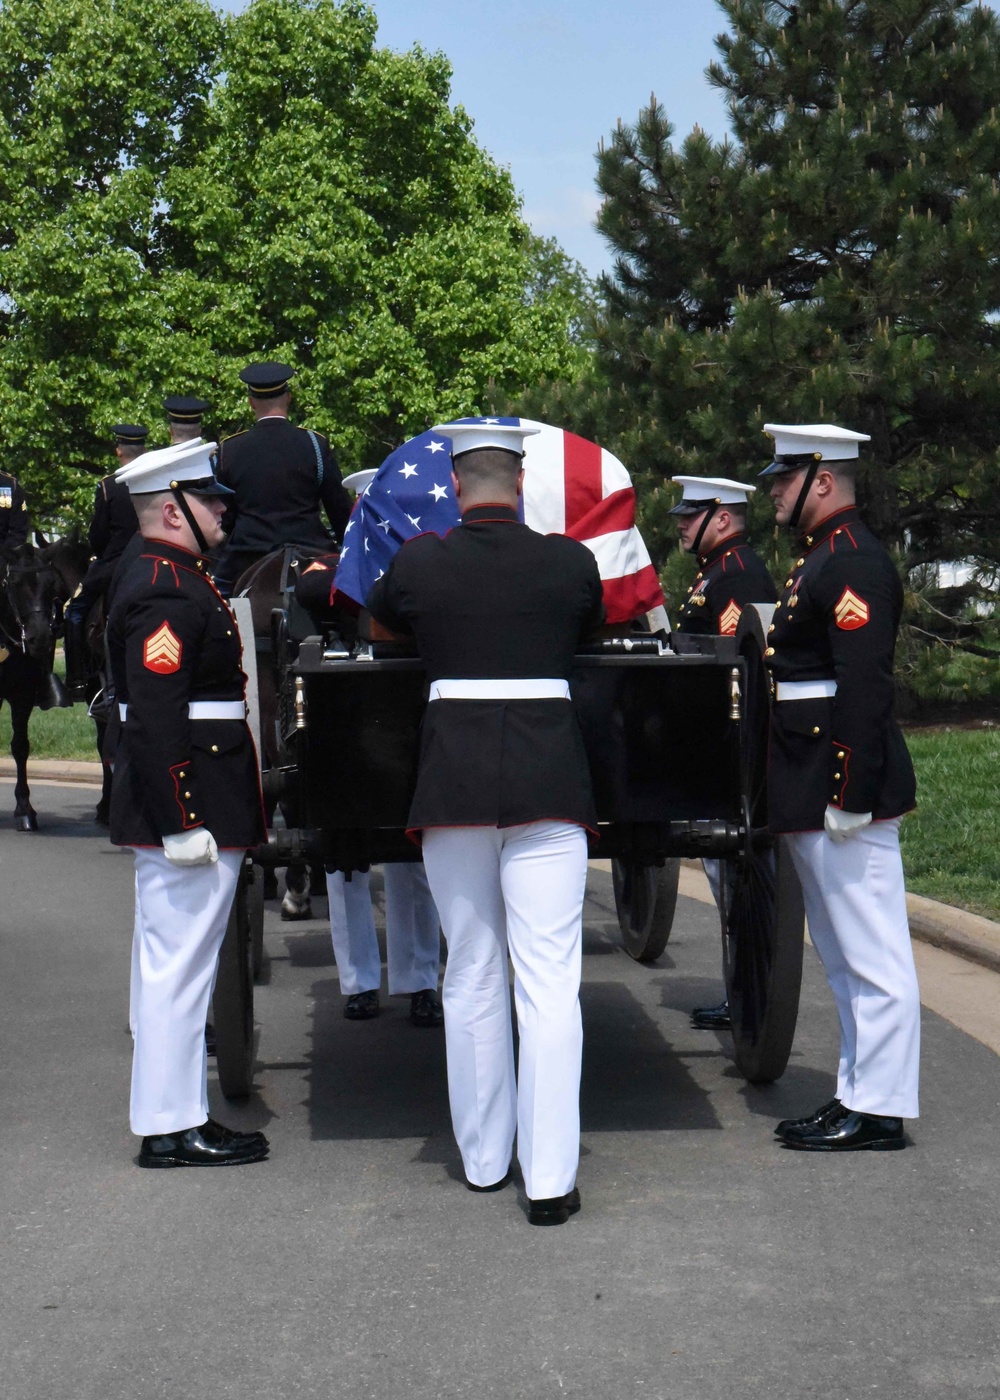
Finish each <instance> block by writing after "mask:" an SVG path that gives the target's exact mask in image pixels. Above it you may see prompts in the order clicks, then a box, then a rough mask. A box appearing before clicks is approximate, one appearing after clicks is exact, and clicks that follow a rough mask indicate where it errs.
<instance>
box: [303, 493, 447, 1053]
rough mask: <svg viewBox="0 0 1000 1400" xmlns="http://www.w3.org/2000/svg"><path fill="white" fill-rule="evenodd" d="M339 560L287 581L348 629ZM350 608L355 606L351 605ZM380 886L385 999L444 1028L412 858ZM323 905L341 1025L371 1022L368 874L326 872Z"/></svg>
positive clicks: (434, 923)
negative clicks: (401, 1000)
mask: <svg viewBox="0 0 1000 1400" xmlns="http://www.w3.org/2000/svg"><path fill="white" fill-rule="evenodd" d="M374 475H375V472H374V471H372V470H365V471H360V472H355V473H354V474H353V476H349V477H346V478H345V480H344V485H345V486H346V487H347V488H348V489H349V490H355V491H358V492H360V491H363V490H364V488H365V487H366V486H367V485H368V484H369V482H370V481H371V479H372V477H374ZM338 558H339V555H336V554H323V555H319V556H317V557H316V558H315V559H313V560H311V561H310V562H309V563H308V564H306V565H305V566H304V568H303V569H302V572H301V573H300V575H299V578H298V580H297V582H296V584H295V598H296V601H297V602H299V603H301V604H302V606H303V607H304V608H305V609H306V610H307V611H308V612H309V613H310V614H311V616H312V618H313V620H314V621H315V623H316V625H317V626H320V625H322V623H323V622H326V621H331V622H336V623H337V624H338V625H339V626H341V627H345V629H346V626H347V625H350V627H351V629H352V631H351V635H353V624H354V619H353V617H351V616H349V615H347V613H346V612H345V610H344V608H342V607H338V606H337V602H336V598H335V594H336V590H335V588H334V576H335V573H336V568H337V561H338ZM351 607H352V609H353V608H355V607H356V605H355V604H353V603H352V604H351ZM382 873H383V877H384V887H385V942H386V962H387V964H388V969H387V970H388V983H389V995H390V996H409V998H410V1020H411V1021H412V1023H413V1024H414V1025H415V1026H419V1027H421V1028H423V1029H434V1028H436V1027H439V1026H441V1025H443V1024H444V1015H443V1012H442V1010H441V1002H440V999H439V997H438V992H437V986H438V979H439V977H440V963H441V923H440V920H439V919H438V912H437V908H436V907H435V904H434V898H433V896H432V895H431V892H430V888H429V887H428V884H427V875H426V872H425V871H424V868H423V866H422V865H420V864H418V863H417V862H416V861H399V862H396V861H389V862H387V863H386V864H384V865H383V867H382ZM326 892H327V896H328V900H329V906H330V938H331V941H332V943H333V955H334V958H335V959H336V963H337V976H338V978H339V981H340V990H341V993H342V995H343V996H344V997H345V998H346V1000H345V1002H344V1015H345V1016H346V1018H347V1019H348V1020H349V1021H372V1020H374V1019H375V1018H376V1017H377V1016H378V1015H380V1013H381V1002H380V999H379V988H380V986H381V984H382V956H381V952H380V950H379V943H378V933H377V931H376V928H375V916H374V912H373V909H372V897H371V881H370V876H369V872H368V871H361V870H355V871H354V872H353V874H352V875H351V878H350V879H349V880H348V879H347V878H346V877H345V875H344V872H343V871H342V870H328V871H327V872H326Z"/></svg>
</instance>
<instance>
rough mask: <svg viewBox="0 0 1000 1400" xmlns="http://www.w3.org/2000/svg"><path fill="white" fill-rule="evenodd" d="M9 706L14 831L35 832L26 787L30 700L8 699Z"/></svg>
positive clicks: (33, 814)
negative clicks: (13, 778) (14, 777)
mask: <svg viewBox="0 0 1000 1400" xmlns="http://www.w3.org/2000/svg"><path fill="white" fill-rule="evenodd" d="M7 703H8V704H9V705H10V729H11V735H10V756H11V758H12V759H13V760H14V766H15V767H16V769H17V778H16V780H15V783H14V829H15V830H16V831H37V830H38V814H37V813H36V811H35V809H34V807H32V805H31V802H30V797H31V790H30V788H29V787H28V754H29V753H30V752H31V745H30V744H29V743H28V719H29V717H30V715H31V700H30V699H28V700H23V699H14V698H12V697H8V700H7Z"/></svg>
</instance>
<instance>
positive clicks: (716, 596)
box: [677, 534, 778, 637]
mask: <svg viewBox="0 0 1000 1400" xmlns="http://www.w3.org/2000/svg"><path fill="white" fill-rule="evenodd" d="M698 565H699V572H698V574H697V575H696V577H695V581H694V583H693V584H692V585H691V587H690V588H689V589H688V596H687V598H686V599H685V600H684V605H683V607H682V608H681V610H680V615H679V617H678V620H677V630H678V632H696V633H711V634H712V635H714V636H717V637H718V636H721V637H732V636H733V635H734V634H735V632H736V628H737V626H738V624H739V620H740V614H741V613H742V612H743V609H744V608H745V607H746V606H747V604H748V603H773V602H774V601H775V599H776V598H777V596H778V591H777V589H776V588H775V586H774V580H773V579H772V578H771V575H770V574H769V573H768V571H767V568H766V566H765V564H764V561H763V560H762V559H761V558H760V556H759V555H758V554H755V553H754V551H753V550H752V549H751V548H750V546H749V545H748V544H747V541H746V536H745V535H743V534H735V535H729V536H728V537H727V538H726V539H724V540H720V541H719V543H718V544H717V545H715V546H714V548H712V549H710V550H709V552H708V553H707V554H703V555H699V556H698Z"/></svg>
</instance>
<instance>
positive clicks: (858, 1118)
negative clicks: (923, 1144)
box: [782, 1106, 906, 1152]
mask: <svg viewBox="0 0 1000 1400" xmlns="http://www.w3.org/2000/svg"><path fill="white" fill-rule="evenodd" d="M782 1141H783V1142H784V1145H785V1146H786V1147H791V1148H794V1149H795V1151H796V1152H899V1151H900V1150H901V1149H902V1148H904V1147H905V1146H906V1138H905V1137H904V1136H903V1120H902V1118H886V1117H883V1116H882V1115H881V1114H878V1113H856V1112H855V1111H854V1110H853V1109H850V1108H844V1107H843V1106H841V1107H840V1109H839V1110H837V1111H836V1112H834V1113H831V1114H830V1115H829V1117H827V1118H824V1119H823V1120H822V1121H821V1122H819V1123H818V1124H816V1125H815V1126H814V1127H807V1128H789V1129H788V1131H787V1133H786V1134H785V1136H784V1138H783V1139H782Z"/></svg>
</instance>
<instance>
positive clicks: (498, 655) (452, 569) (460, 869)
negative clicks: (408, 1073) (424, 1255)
mask: <svg viewBox="0 0 1000 1400" xmlns="http://www.w3.org/2000/svg"><path fill="white" fill-rule="evenodd" d="M435 431H436V432H441V433H446V434H447V435H448V436H450V438H451V440H452V444H453V448H452V450H453V460H454V472H453V477H452V483H453V488H454V489H455V490H456V492H457V493H458V497H459V504H460V505H461V506H462V508H463V515H462V524H461V525H460V526H459V527H458V528H456V529H454V530H452V531H450V532H449V534H447V535H446V536H445V537H444V538H439V537H438V536H437V535H422V536H417V537H416V538H415V539H411V540H409V541H408V542H407V543H406V544H404V545H403V546H402V548H401V549H400V550H399V553H398V554H397V555H396V557H395V559H394V560H393V562H392V565H391V566H390V568H389V570H388V571H387V573H386V574H385V576H384V577H383V578H382V579H380V580H379V582H378V583H376V584H375V587H374V588H373V590H372V592H371V594H370V596H369V598H368V607H369V609H370V611H371V613H372V615H373V616H374V617H375V618H376V619H377V620H378V621H379V622H381V623H383V624H384V625H385V626H386V627H388V628H390V629H391V630H392V631H394V632H401V633H410V634H412V635H413V636H414V638H415V639H416V644H417V647H418V649H419V652H420V655H421V657H422V659H423V662H424V665H425V667H426V670H427V676H428V680H429V682H430V702H429V704H428V707H427V714H426V717H425V720H424V727H423V733H422V738H421V747H420V757H419V764H418V772H417V781H416V790H415V793H414V797H413V803H412V807H411V810H410V816H409V825H410V827H411V829H412V831H413V832H414V833H419V834H420V835H421V836H422V841H423V854H424V865H425V868H426V870H427V877H428V880H429V883H430V888H431V893H432V894H433V896H434V901H435V903H436V905H437V908H438V912H439V914H440V916H441V925H442V928H443V929H444V935H445V938H446V940H447V943H448V963H447V968H446V971H445V979H444V1013H445V1039H446V1045H447V1058H448V1091H449V1098H450V1102H451V1112H452V1123H453V1125H454V1129H455V1136H456V1138H457V1141H458V1145H459V1148H460V1150H461V1153H462V1160H463V1163H464V1166H465V1173H466V1178H467V1181H468V1184H469V1186H470V1188H471V1189H473V1190H477V1191H483V1190H487V1191H489V1190H496V1189H499V1188H500V1187H502V1186H504V1185H506V1183H507V1182H508V1181H509V1179H510V1165H511V1153H512V1150H513V1143H514V1134H515V1130H516V1132H517V1151H518V1160H519V1162H520V1164H521V1168H522V1171H523V1173H524V1184H525V1189H526V1191H527V1194H528V1197H529V1219H530V1220H531V1222H532V1223H533V1224H538V1225H556V1224H562V1223H564V1222H565V1221H566V1220H567V1219H568V1218H569V1216H570V1214H572V1213H574V1212H575V1211H576V1210H578V1209H579V1205H580V1197H579V1192H578V1191H577V1189H576V1174H577V1166H578V1163H579V1152H580V1119H579V1093H580V1058H581V1051H582V1043H583V1040H582V1035H583V1033H582V1024H581V1019H580V1000H579V988H580V969H581V934H582V912H583V898H584V891H585V883H586V872H587V838H586V828H587V827H593V826H595V825H596V815H595V811H594V802H593V795H592V793H591V788H590V775H589V772H588V768H587V759H586V754H585V752H584V748H583V740H582V737H581V734H580V732H579V729H578V727H577V722H576V719H575V716H574V712H573V707H572V705H571V704H570V701H569V677H570V672H571V668H572V665H573V656H574V653H575V651H576V648H577V646H578V644H579V642H580V641H581V640H582V639H584V638H586V637H588V636H589V635H590V634H591V633H592V632H593V631H594V630H595V629H596V628H597V627H598V626H599V625H600V623H601V622H602V620H603V616H604V607H603V595H602V588H601V580H600V576H599V574H598V569H597V564H596V561H595V560H594V557H593V555H592V554H591V553H590V551H589V550H588V549H587V548H586V547H585V546H583V545H581V544H579V543H577V542H576V541H575V540H571V539H568V538H566V537H564V536H561V535H549V536H544V535H539V534H537V533H536V532H535V531H533V530H530V529H529V528H528V527H527V526H525V525H523V524H522V523H521V521H520V520H519V518H518V511H517V500H518V495H519V493H520V487H521V479H522V473H521V471H520V457H521V445H522V442H523V439H524V437H525V436H526V435H527V433H526V430H524V429H522V428H513V427H495V426H491V425H487V426H483V425H467V424H457V425H456V424H449V425H447V426H443V427H438V428H436V429H435ZM527 431H531V430H527ZM508 954H509V955H510V958H511V960H512V962H513V965H514V1000H515V1007H516V1011H517V1021H518V1029H519V1034H520V1051H519V1063H518V1073H517V1077H516V1081H515V1072H514V1055H513V1045H512V1037H511V1023H510V1002H509V990H508V977H507V958H508Z"/></svg>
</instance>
